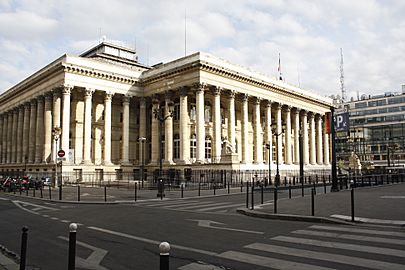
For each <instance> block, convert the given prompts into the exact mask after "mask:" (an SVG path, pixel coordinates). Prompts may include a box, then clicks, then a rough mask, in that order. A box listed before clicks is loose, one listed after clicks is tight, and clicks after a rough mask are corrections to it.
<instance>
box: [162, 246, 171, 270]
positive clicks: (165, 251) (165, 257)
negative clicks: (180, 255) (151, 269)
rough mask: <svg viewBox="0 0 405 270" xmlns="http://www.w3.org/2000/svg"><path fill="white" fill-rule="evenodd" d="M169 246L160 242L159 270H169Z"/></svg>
mask: <svg viewBox="0 0 405 270" xmlns="http://www.w3.org/2000/svg"><path fill="white" fill-rule="evenodd" d="M169 251H170V245H169V243H167V242H162V243H160V245H159V254H160V268H159V269H160V270H169V258H170V254H169Z"/></svg>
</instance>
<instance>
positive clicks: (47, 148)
mask: <svg viewBox="0 0 405 270" xmlns="http://www.w3.org/2000/svg"><path fill="white" fill-rule="evenodd" d="M44 117H45V119H44V120H45V121H44V137H45V140H44V141H45V143H44V151H43V153H44V155H43V158H42V162H45V163H49V162H50V161H51V156H52V95H51V94H50V93H48V94H46V95H45V112H44Z"/></svg>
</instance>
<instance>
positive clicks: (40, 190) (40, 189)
mask: <svg viewBox="0 0 405 270" xmlns="http://www.w3.org/2000/svg"><path fill="white" fill-rule="evenodd" d="M39 192H40V196H41V199H42V198H43V197H44V196H43V194H42V187H40V188H39Z"/></svg>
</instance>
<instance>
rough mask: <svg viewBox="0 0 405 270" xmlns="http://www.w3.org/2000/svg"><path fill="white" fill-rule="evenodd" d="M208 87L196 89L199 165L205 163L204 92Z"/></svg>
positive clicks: (197, 159)
mask: <svg viewBox="0 0 405 270" xmlns="http://www.w3.org/2000/svg"><path fill="white" fill-rule="evenodd" d="M205 87H206V85H204V84H200V85H198V86H197V89H196V111H197V116H196V117H197V121H196V125H197V134H196V137H197V158H196V162H197V163H200V164H202V163H204V161H205V119H204V90H205Z"/></svg>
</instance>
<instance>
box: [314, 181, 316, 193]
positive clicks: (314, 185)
mask: <svg viewBox="0 0 405 270" xmlns="http://www.w3.org/2000/svg"><path fill="white" fill-rule="evenodd" d="M314 195H316V184H315V182H314Z"/></svg>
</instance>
